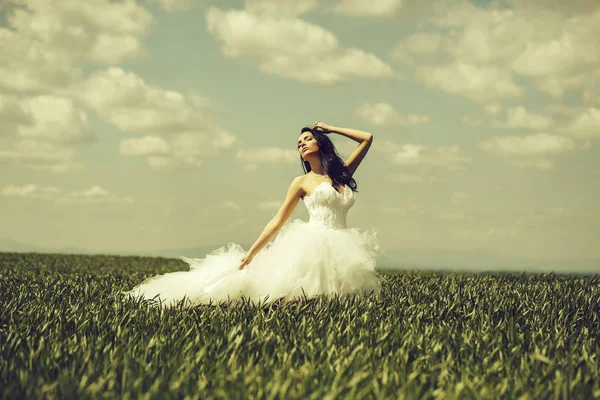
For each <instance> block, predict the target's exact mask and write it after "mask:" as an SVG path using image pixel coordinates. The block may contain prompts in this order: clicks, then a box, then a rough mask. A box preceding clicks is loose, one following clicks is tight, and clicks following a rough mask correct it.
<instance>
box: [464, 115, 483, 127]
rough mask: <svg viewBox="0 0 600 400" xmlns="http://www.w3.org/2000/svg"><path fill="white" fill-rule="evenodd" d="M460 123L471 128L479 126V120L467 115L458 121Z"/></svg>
mask: <svg viewBox="0 0 600 400" xmlns="http://www.w3.org/2000/svg"><path fill="white" fill-rule="evenodd" d="M460 122H462V123H463V125H466V126H471V127H475V126H479V125H481V120H480V119H479V118H473V117H470V116H468V115H463V117H462V118H461V119H460Z"/></svg>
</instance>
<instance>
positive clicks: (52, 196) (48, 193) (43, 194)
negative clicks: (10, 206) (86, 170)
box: [0, 184, 133, 204]
mask: <svg viewBox="0 0 600 400" xmlns="http://www.w3.org/2000/svg"><path fill="white" fill-rule="evenodd" d="M0 193H2V195H3V196H9V197H27V198H33V199H43V200H49V201H54V202H57V203H68V204H76V203H133V198H132V197H131V196H126V197H121V196H118V195H116V194H114V193H111V192H109V191H107V190H106V189H104V188H102V187H101V186H98V185H93V186H92V187H91V188H89V189H87V190H82V191H74V192H68V193H67V192H65V191H64V190H61V189H59V188H56V187H53V186H46V187H42V186H38V185H34V184H27V185H24V186H17V185H8V186H5V187H4V188H2V191H1V192H0Z"/></svg>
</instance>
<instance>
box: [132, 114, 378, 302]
mask: <svg viewBox="0 0 600 400" xmlns="http://www.w3.org/2000/svg"><path fill="white" fill-rule="evenodd" d="M330 133H338V134H340V135H343V136H346V137H348V138H350V139H353V140H354V141H356V142H358V143H359V145H358V147H357V148H356V149H355V150H354V152H353V153H352V155H350V157H348V159H347V160H346V161H345V162H344V161H342V159H341V158H340V157H339V155H338V154H337V152H336V149H335V146H334V145H333V143H332V142H331V140H330V139H329V138H328V137H327V134H330ZM371 143H373V135H372V134H370V133H367V132H362V131H359V130H355V129H346V128H337V127H333V126H330V125H327V124H325V123H322V122H315V123H314V124H313V126H312V128H303V129H302V131H301V133H300V136H299V137H298V142H297V147H298V153H299V154H300V160H301V162H302V166H303V169H304V172H305V174H304V175H301V176H298V177H296V178H295V179H294V180H293V181H292V183H291V184H290V186H289V188H288V191H287V195H286V198H285V200H284V202H283V204H282V206H281V208H280V209H279V211H278V212H277V214H276V215H275V216H274V217H273V219H272V220H271V221H269V223H267V225H266V227H265V229H264V230H263V232H262V234H261V235H260V236H259V238H258V239H257V240H256V242H255V243H254V244H253V245H252V247H250V249H249V250H248V251H247V252H244V250H243V249H242V248H241V246H240V245H238V244H236V243H229V244H228V245H226V246H223V247H221V248H219V249H217V250H215V251H213V252H211V253H210V254H208V255H206V257H204V258H202V259H198V258H196V259H189V258H186V257H180V258H181V259H182V260H184V261H185V262H187V263H188V264H189V265H190V270H189V271H179V272H173V273H168V274H165V275H160V276H155V277H152V278H149V279H147V280H146V281H144V282H143V283H141V284H140V285H138V286H136V287H135V288H134V289H132V290H131V291H129V292H126V293H127V294H132V295H136V296H140V295H141V296H143V297H145V298H149V299H151V298H155V297H157V298H158V299H159V300H160V301H161V302H164V303H165V304H166V305H173V304H176V302H177V301H179V300H182V299H185V300H186V301H188V302H189V303H191V304H192V305H195V304H210V303H218V302H222V301H230V300H238V299H242V298H246V299H250V300H251V301H252V302H258V303H259V304H267V303H271V302H273V301H275V300H277V299H284V300H285V301H287V300H293V299H294V298H296V297H300V296H306V297H313V296H318V295H328V294H329V295H333V294H338V295H346V294H348V295H356V294H363V295H367V294H370V293H375V294H379V292H380V287H381V285H380V279H379V275H378V274H377V273H376V272H375V265H376V261H375V259H376V257H377V255H378V254H379V251H380V247H379V243H378V240H377V237H376V233H375V232H371V231H359V230H358V229H355V228H347V227H346V214H347V212H348V210H349V209H350V207H352V205H353V204H354V200H355V199H354V192H356V191H357V185H356V181H355V180H354V179H353V178H352V175H353V174H354V173H355V172H356V169H357V168H358V166H359V165H360V163H361V161H362V160H363V159H364V157H365V155H366V154H367V152H368V151H369V148H370V147H371ZM300 199H302V200H303V201H304V204H305V206H306V208H307V209H308V212H309V215H310V219H309V221H308V222H305V221H301V220H294V221H292V222H291V223H287V224H286V221H287V219H288V218H289V216H290V214H291V213H292V211H293V210H294V208H295V207H296V205H297V204H298V202H299V201H300ZM273 238H275V240H274V241H273V243H271V244H269V242H270V241H271V239H273ZM263 248H265V249H264V251H261V250H262V249H263Z"/></svg>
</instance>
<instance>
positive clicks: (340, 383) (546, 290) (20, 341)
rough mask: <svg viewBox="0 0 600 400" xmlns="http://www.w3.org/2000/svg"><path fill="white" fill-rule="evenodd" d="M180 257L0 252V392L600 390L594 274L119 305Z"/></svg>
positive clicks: (249, 394) (426, 278) (265, 394)
mask: <svg viewBox="0 0 600 400" xmlns="http://www.w3.org/2000/svg"><path fill="white" fill-rule="evenodd" d="M185 267H186V264H184V263H183V262H180V261H178V260H174V259H160V258H138V257H116V256H114V257H113V256H74V255H40V254H15V253H0V293H1V299H0V398H2V399H13V398H19V399H21V398H41V397H46V398H61V399H64V398H75V397H77V398H101V397H103V398H113V397H122V398H138V397H142V398H161V399H168V398H190V399H192V398H198V399H208V398H227V399H230V398H251V399H252V398H270V399H275V398H305V399H333V398H409V399H413V398H438V399H453V398H474V399H475V398H498V397H503V398H522V399H540V398H551V399H552V398H577V399H589V398H594V397H596V398H598V397H600V372H599V364H600V363H599V360H598V357H599V351H600V286H599V284H600V276H599V275H595V276H566V275H555V274H543V275H531V274H480V275H478V274H467V273H464V274H461V273H441V272H423V271H421V272H419V271H412V272H410V271H403V272H398V273H391V272H386V273H385V275H384V276H385V282H384V285H383V294H382V297H380V298H378V299H374V298H369V299H355V300H348V299H344V298H337V299H335V298H333V299H327V300H325V299H313V300H309V299H304V300H301V301H299V302H296V303H291V304H280V305H279V306H277V305H276V306H273V307H270V308H264V309H257V308H255V307H252V306H251V305H244V306H242V307H237V308H235V307H227V306H225V305H220V306H200V307H195V308H181V307H180V308H174V309H168V310H166V309H157V308H153V307H151V306H150V305H148V304H146V303H145V302H139V301H138V302H136V301H131V300H130V301H121V300H120V297H119V296H118V292H120V291H121V290H126V289H130V288H131V287H133V286H134V285H135V284H137V283H139V282H141V281H142V280H143V279H144V278H145V277H147V276H150V275H153V274H155V273H162V272H167V271H175V270H181V269H185Z"/></svg>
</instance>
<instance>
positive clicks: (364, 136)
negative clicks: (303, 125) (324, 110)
mask: <svg viewBox="0 0 600 400" xmlns="http://www.w3.org/2000/svg"><path fill="white" fill-rule="evenodd" d="M315 127H321V128H323V130H324V131H325V132H333V133H339V134H340V135H343V136H346V137H347V138H350V139H352V140H354V141H356V142H358V143H360V144H359V145H358V147H357V148H356V149H355V150H354V151H353V152H352V154H350V157H348V159H347V160H346V161H345V162H344V164H346V167H348V170H349V171H350V175H354V173H355V172H356V169H357V168H358V166H359V165H360V163H361V162H362V160H363V158H365V156H366V155H367V153H368V152H369V148H370V147H371V144H372V143H373V134H371V133H369V132H364V131H359V130H358V129H350V128H339V127H337V126H331V125H327V124H326V123H324V122H315V123H314V124H313V128H315Z"/></svg>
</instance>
